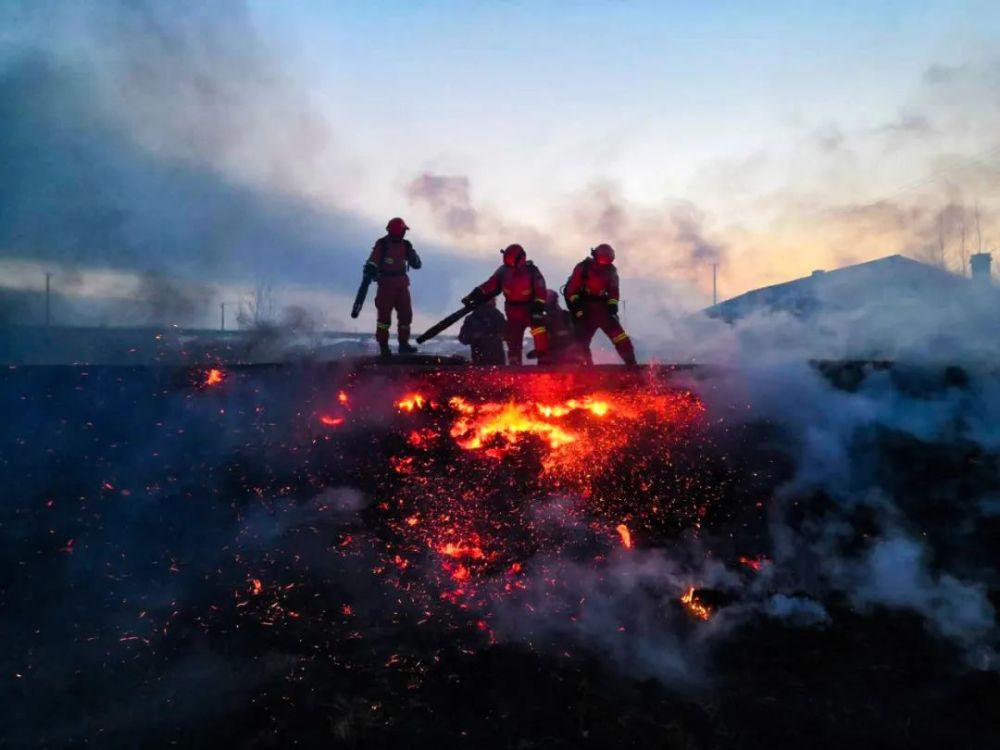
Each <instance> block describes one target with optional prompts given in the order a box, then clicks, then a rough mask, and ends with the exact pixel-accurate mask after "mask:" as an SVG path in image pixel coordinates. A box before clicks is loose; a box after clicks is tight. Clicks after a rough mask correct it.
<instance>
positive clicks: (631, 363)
mask: <svg viewBox="0 0 1000 750" xmlns="http://www.w3.org/2000/svg"><path fill="white" fill-rule="evenodd" d="M622 359H624V360H625V366H626V367H638V366H639V363H638V362H636V361H635V352H626V353H625V354H623V355H622Z"/></svg>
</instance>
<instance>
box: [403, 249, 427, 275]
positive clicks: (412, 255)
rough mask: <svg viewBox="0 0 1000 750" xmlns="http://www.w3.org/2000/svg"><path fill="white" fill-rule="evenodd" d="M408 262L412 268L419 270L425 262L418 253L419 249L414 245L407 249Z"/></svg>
mask: <svg viewBox="0 0 1000 750" xmlns="http://www.w3.org/2000/svg"><path fill="white" fill-rule="evenodd" d="M406 262H407V263H409V264H410V268H413V269H415V270H417V271H419V270H420V267H421V266H422V265H423V264H424V263H423V261H422V260H420V256H419V255H417V251H416V250H414V249H413V248H412V247H411V248H410V249H409V250H407V251H406Z"/></svg>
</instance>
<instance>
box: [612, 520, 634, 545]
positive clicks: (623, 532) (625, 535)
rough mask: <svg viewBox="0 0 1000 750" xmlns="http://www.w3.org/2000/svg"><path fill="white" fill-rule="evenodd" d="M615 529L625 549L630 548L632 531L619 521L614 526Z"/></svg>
mask: <svg viewBox="0 0 1000 750" xmlns="http://www.w3.org/2000/svg"><path fill="white" fill-rule="evenodd" d="M615 531H617V532H618V536H620V537H621V540H622V546H623V547H624V548H625V549H632V532H631V531H629V530H628V526H626V525H625V524H623V523H620V524H618V525H617V526H616V527H615Z"/></svg>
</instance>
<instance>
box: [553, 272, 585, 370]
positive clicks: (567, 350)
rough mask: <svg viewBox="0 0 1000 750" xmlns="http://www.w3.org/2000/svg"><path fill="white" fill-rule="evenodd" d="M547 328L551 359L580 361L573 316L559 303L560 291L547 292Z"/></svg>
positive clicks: (559, 361) (554, 360)
mask: <svg viewBox="0 0 1000 750" xmlns="http://www.w3.org/2000/svg"><path fill="white" fill-rule="evenodd" d="M545 328H546V330H547V331H548V333H549V361H550V362H552V363H569V362H578V361H579V360H580V357H579V354H578V353H579V347H578V346H577V342H576V337H575V335H574V329H573V318H572V316H570V314H569V313H568V312H566V311H565V310H563V309H562V306H561V305H560V304H559V293H558V292H557V291H556V290H555V289H549V290H548V292H546V294H545Z"/></svg>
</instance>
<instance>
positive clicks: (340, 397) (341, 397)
mask: <svg viewBox="0 0 1000 750" xmlns="http://www.w3.org/2000/svg"><path fill="white" fill-rule="evenodd" d="M337 401H339V402H340V404H341V405H342V406H347V402H348V398H347V391H339V392H338V393H337Z"/></svg>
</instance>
